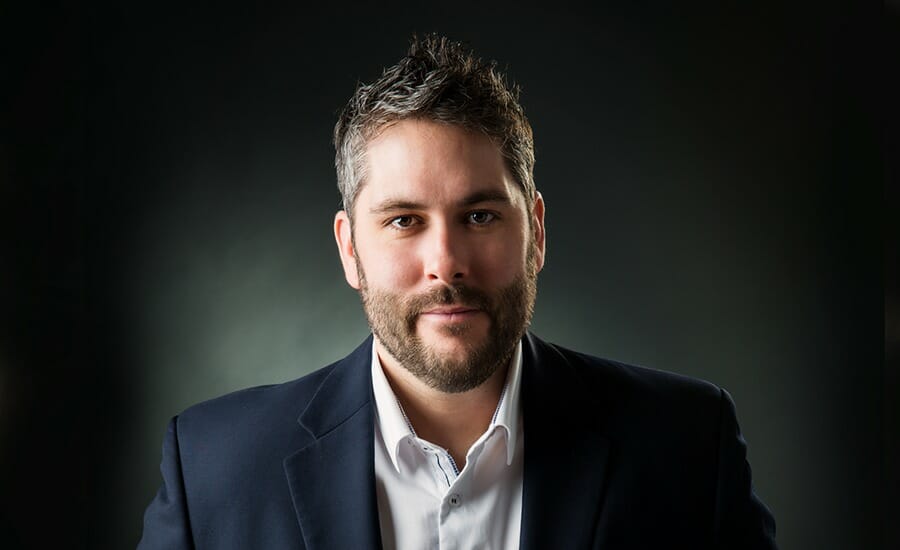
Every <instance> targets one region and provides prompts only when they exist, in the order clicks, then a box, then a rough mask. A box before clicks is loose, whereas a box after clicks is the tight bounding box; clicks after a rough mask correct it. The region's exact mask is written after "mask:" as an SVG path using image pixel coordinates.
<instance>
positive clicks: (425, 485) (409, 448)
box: [372, 342, 524, 550]
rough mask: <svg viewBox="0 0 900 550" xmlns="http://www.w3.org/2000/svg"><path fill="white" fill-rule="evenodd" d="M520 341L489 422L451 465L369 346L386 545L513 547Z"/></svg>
mask: <svg viewBox="0 0 900 550" xmlns="http://www.w3.org/2000/svg"><path fill="white" fill-rule="evenodd" d="M521 371H522V343H521V342H520V343H519V345H518V346H516V350H515V353H514V355H513V358H512V360H511V361H510V365H509V369H508V371H507V375H506V384H505V385H504V387H503V391H502V393H501V394H500V401H499V403H497V409H496V411H495V412H494V417H493V419H492V420H491V424H490V426H488V429H487V431H485V432H484V433H483V434H482V435H481V437H479V438H478V440H477V441H475V443H474V444H472V446H471V447H470V448H469V451H468V452H467V453H466V465H465V467H464V468H463V469H462V471H458V469H457V467H456V464H455V462H454V460H453V458H452V457H451V456H450V453H448V452H447V450H446V449H444V448H442V447H439V446H437V445H435V444H433V443H431V442H429V441H426V440H424V439H422V438H420V437H417V436H416V432H415V430H414V429H413V427H412V425H411V424H410V423H409V420H408V419H407V417H406V414H405V413H404V412H403V408H402V407H401V406H400V402H399V401H398V400H397V397H396V396H395V395H394V392H393V390H392V389H391V386H390V384H389V383H388V381H387V378H386V377H385V375H384V372H383V371H382V368H381V362H380V361H379V359H378V354H377V352H376V351H375V346H374V345H373V346H372V386H373V390H374V393H375V408H376V414H375V480H376V493H377V497H378V519H379V522H380V525H381V540H382V544H383V545H384V548H385V550H392V549H397V550H425V549H438V548H440V549H442V550H450V549H466V550H471V549H482V548H484V549H497V550H501V549H503V550H512V549H516V548H518V547H519V526H520V524H521V521H522V464H523V446H524V441H523V434H522V413H521V406H520V400H519V391H520V386H521V383H520V379H521Z"/></svg>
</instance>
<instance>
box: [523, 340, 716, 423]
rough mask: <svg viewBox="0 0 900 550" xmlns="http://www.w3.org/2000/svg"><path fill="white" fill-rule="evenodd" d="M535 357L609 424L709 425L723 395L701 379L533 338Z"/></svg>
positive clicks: (712, 385)
mask: <svg viewBox="0 0 900 550" xmlns="http://www.w3.org/2000/svg"><path fill="white" fill-rule="evenodd" d="M537 346H539V347H542V348H543V349H541V350H540V351H539V354H540V355H541V356H543V357H544V358H549V359H550V361H549V362H551V363H555V364H554V365H548V366H549V367H550V368H556V369H559V368H561V367H562V366H565V368H566V370H568V371H569V372H570V373H571V376H572V384H570V385H572V386H577V387H574V388H572V392H573V394H574V395H580V396H582V398H581V399H573V400H572V403H579V404H581V405H582V406H584V407H585V408H586V409H587V410H589V411H590V412H589V414H591V415H592V416H598V415H599V416H602V417H603V418H604V419H606V420H607V421H608V422H609V423H610V425H611V426H614V425H617V424H618V425H633V424H635V423H637V424H643V423H646V424H648V425H651V424H657V425H661V424H669V423H671V424H678V425H690V424H691V423H694V422H698V423H700V424H707V425H710V426H712V424H713V423H715V422H717V421H718V417H719V414H720V409H721V407H722V404H723V400H726V399H728V397H727V394H726V392H725V391H724V390H723V389H722V388H720V387H719V386H717V385H715V384H713V383H711V382H708V381H706V380H702V379H699V378H695V377H691V376H686V375H683V374H678V373H674V372H668V371H665V370H658V369H655V368H649V367H645V366H637V365H631V364H627V363H623V362H620V361H615V360H611V359H605V358H602V357H597V356H594V355H590V354H587V353H583V352H579V351H574V350H571V349H568V348H565V347H563V346H559V345H557V344H552V343H547V342H542V341H540V340H537Z"/></svg>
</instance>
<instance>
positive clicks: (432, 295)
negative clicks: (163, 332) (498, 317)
mask: <svg viewBox="0 0 900 550" xmlns="http://www.w3.org/2000/svg"><path fill="white" fill-rule="evenodd" d="M405 302H406V304H405V305H406V308H405V309H406V311H407V313H408V316H409V317H410V318H415V317H416V316H418V315H419V314H420V313H422V312H423V311H425V310H428V309H431V308H433V307H435V306H449V305H458V306H462V307H467V308H472V309H480V310H489V309H491V298H490V296H488V294H487V293H485V292H482V291H480V290H477V289H474V288H472V287H468V286H465V285H453V286H442V287H435V288H433V289H431V290H428V291H426V292H423V293H422V294H417V295H415V296H410V297H409V298H407V299H406V300H405Z"/></svg>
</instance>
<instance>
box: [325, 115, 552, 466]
mask: <svg viewBox="0 0 900 550" xmlns="http://www.w3.org/2000/svg"><path fill="white" fill-rule="evenodd" d="M367 162H368V174H367V179H366V181H365V183H364V184H363V187H362V189H361V191H360V193H359V195H358V196H357V199H356V203H355V204H354V205H353V213H352V214H353V225H352V227H351V223H350V217H349V216H348V214H347V212H345V211H340V212H338V213H337V214H336V216H335V222H334V232H335V239H336V241H337V245H338V249H339V252H340V256H341V262H342V265H343V268H344V275H345V277H346V279H347V282H348V283H349V284H350V286H352V287H353V288H355V289H357V290H359V291H360V295H361V297H362V300H363V305H364V309H365V310H366V315H367V316H368V318H369V323H370V325H371V326H372V329H373V332H374V333H375V346H376V352H377V353H378V357H379V359H380V360H381V363H382V366H383V368H384V371H385V375H386V376H387V378H388V381H389V382H390V383H391V386H392V388H393V390H394V392H395V393H396V395H397V397H398V399H399V400H400V402H401V404H402V405H403V408H404V410H405V412H406V413H407V416H408V417H409V419H410V422H412V424H413V427H414V428H415V429H416V432H417V433H418V435H419V436H420V437H423V438H425V439H428V440H429V441H432V442H433V443H436V444H438V445H441V446H443V447H445V448H447V449H448V450H449V451H450V454H451V455H452V456H453V458H454V459H455V460H456V461H457V464H458V465H460V467H462V465H463V464H464V463H465V452H466V451H467V450H468V448H469V447H470V446H471V444H472V443H473V442H474V441H475V440H476V439H477V438H478V437H479V436H480V435H481V433H483V432H484V430H485V429H486V428H487V426H488V424H489V423H490V418H491V415H492V414H493V412H494V408H496V406H497V401H498V400H499V395H500V391H501V389H502V386H503V382H504V381H505V378H506V370H507V366H508V362H509V357H510V354H511V352H512V351H513V349H514V346H515V344H516V342H517V341H518V339H519V338H520V337H521V335H522V333H523V331H524V330H525V328H526V327H527V324H528V322H529V321H530V318H531V311H532V307H533V303H534V295H535V281H536V277H537V272H538V271H539V270H540V269H541V268H542V267H543V264H544V252H545V238H544V202H543V198H542V197H541V195H540V194H539V193H537V194H536V195H535V197H533V199H534V200H533V206H532V207H531V208H529V207H528V202H527V201H526V200H525V197H524V195H523V192H522V190H521V188H520V187H519V186H518V185H517V184H516V182H515V181H514V180H513V179H512V177H511V176H510V174H509V172H508V170H507V169H506V166H505V164H504V162H503V158H502V155H501V153H500V150H499V149H498V148H497V146H496V145H495V144H494V143H493V142H492V141H491V140H490V139H489V138H488V137H487V136H484V135H482V134H478V133H473V132H470V131H467V130H465V129H462V128H459V127H457V126H452V125H448V124H441V123H436V122H430V121H425V120H418V119H407V120H403V121H399V122H397V123H394V124H393V125H391V126H389V127H387V128H386V129H384V130H383V131H382V132H381V133H380V134H379V135H378V136H377V137H376V138H375V139H373V140H372V141H371V142H370V143H369V144H368V148H367Z"/></svg>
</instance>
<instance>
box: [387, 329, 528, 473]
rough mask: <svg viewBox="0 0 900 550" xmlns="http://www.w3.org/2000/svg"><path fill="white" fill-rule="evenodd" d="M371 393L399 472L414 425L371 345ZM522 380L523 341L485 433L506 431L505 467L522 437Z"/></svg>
mask: <svg viewBox="0 0 900 550" xmlns="http://www.w3.org/2000/svg"><path fill="white" fill-rule="evenodd" d="M371 368H372V390H373V393H374V394H375V410H376V413H377V414H376V422H378V427H379V428H380V430H381V438H382V440H383V441H384V446H385V448H386V449H387V451H388V456H390V458H391V462H392V463H393V464H394V468H395V469H396V470H397V471H398V472H400V462H399V458H398V454H399V451H400V444H401V443H402V442H403V441H405V440H406V439H408V438H411V437H416V435H415V432H414V431H413V428H412V425H411V424H410V423H409V420H408V419H407V418H406V414H405V413H404V412H403V409H402V408H401V407H400V402H399V401H397V396H396V395H395V394H394V390H393V389H391V385H390V383H389V382H388V381H387V377H386V376H385V375H384V371H383V370H382V368H381V361H380V360H379V359H378V352H377V351H375V343H374V342H373V343H372V365H371ZM521 378H522V342H521V341H519V343H518V344H516V349H515V351H514V352H513V356H512V359H511V360H510V362H509V369H508V370H507V371H506V383H505V384H504V386H503V391H502V392H501V393H500V401H499V402H498V403H497V409H496V410H495V411H494V417H493V418H492V419H491V424H490V426H488V429H487V430H486V431H485V433H486V434H488V433H491V432H492V431H493V430H494V429H496V428H498V427H502V428H504V430H505V431H506V464H507V465H509V464H512V461H513V458H514V455H515V451H516V444H517V442H518V435H519V429H518V428H519V422H520V419H521V415H520V410H521V409H520V407H519V399H520V397H519V396H520V389H521Z"/></svg>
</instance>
